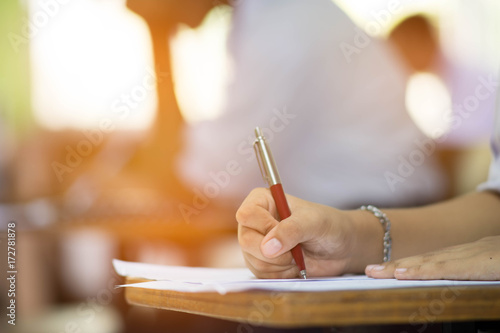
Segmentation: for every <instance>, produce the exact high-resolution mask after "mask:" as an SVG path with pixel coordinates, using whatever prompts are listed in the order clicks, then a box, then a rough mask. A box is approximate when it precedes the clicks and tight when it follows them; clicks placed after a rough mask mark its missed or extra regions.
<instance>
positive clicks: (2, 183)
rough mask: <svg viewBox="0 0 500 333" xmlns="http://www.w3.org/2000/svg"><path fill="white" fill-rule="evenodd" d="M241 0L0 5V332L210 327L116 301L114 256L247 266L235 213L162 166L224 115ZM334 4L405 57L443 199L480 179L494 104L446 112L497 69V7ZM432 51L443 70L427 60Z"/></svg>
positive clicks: (484, 0)
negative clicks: (12, 280)
mask: <svg viewBox="0 0 500 333" xmlns="http://www.w3.org/2000/svg"><path fill="white" fill-rule="evenodd" d="M242 1H244V0H242ZM238 2H239V1H234V2H233V1H230V2H229V3H226V2H224V1H210V2H209V1H197V0H190V1H171V2H170V1H164V2H161V1H153V0H150V1H140V0H135V1H134V0H132V1H124V0H72V1H66V0H65V1H62V0H46V1H44V0H24V1H18V0H2V1H1V2H0V36H2V38H0V60H1V61H0V230H2V238H1V239H0V246H1V247H2V251H1V253H2V255H1V258H0V263H1V264H2V267H6V263H7V258H6V234H5V230H6V229H7V224H8V223H9V222H11V221H15V222H16V225H17V243H16V247H17V254H16V260H17V265H18V271H19V274H18V276H17V277H18V281H17V287H18V294H17V297H16V298H17V304H18V307H17V319H18V322H17V325H16V326H15V327H6V320H5V315H3V316H2V318H3V319H2V322H1V323H0V328H2V327H6V328H7V329H9V330H11V331H12V332H63V331H68V325H69V326H70V327H69V329H70V330H69V331H75V332H76V331H78V332H94V333H100V332H102V333H113V332H137V331H141V332H155V331H157V330H158V331H159V330H160V329H161V328H163V330H164V331H169V330H168V329H166V328H170V329H171V331H176V330H175V327H179V328H182V327H184V328H186V327H189V328H192V329H200V330H201V329H203V330H204V331H205V332H207V331H210V329H209V328H207V327H206V326H205V327H203V325H204V324H203V322H202V323H201V324H200V323H193V321H192V320H190V317H187V316H183V315H177V316H176V315H172V314H166V313H165V312H158V311H156V310H153V309H143V308H135V307H129V306H127V305H126V304H124V301H123V295H122V292H121V291H120V290H115V289H114V285H116V284H119V283H120V282H121V280H120V279H119V278H118V277H117V276H115V275H114V273H113V271H112V268H111V260H112V258H120V259H123V260H130V261H142V262H149V263H158V264H172V265H201V266H213V267H222V266H233V267H234V266H241V265H243V264H244V263H243V260H242V258H241V256H240V253H239V251H237V250H235V249H236V248H235V242H236V222H235V219H234V211H231V210H228V209H226V207H224V203H220V202H217V200H211V201H210V200H209V201H210V202H208V203H207V202H205V201H204V200H199V202H196V203H195V202H193V200H194V199H193V198H194V197H195V196H196V193H193V192H192V191H191V190H189V187H188V186H185V185H184V184H182V182H181V181H180V180H179V179H178V177H177V176H176V174H175V168H174V167H173V165H174V164H175V156H176V154H178V153H179V151H180V150H181V149H182V142H181V135H180V131H181V128H182V126H185V125H189V124H194V123H196V122H199V121H202V120H207V119H214V118H216V117H217V116H218V115H219V113H220V111H221V109H222V105H223V103H224V99H225V93H226V90H225V88H226V85H227V83H228V80H229V79H230V77H231V61H230V59H229V55H228V52H227V48H226V44H227V38H228V35H229V32H230V27H231V15H232V12H233V8H232V6H237V5H238ZM336 3H337V4H338V5H339V6H340V7H341V8H342V9H343V10H344V11H345V12H346V13H347V14H348V15H349V16H350V17H351V19H352V20H354V22H356V24H357V25H358V26H359V28H360V29H362V30H363V31H365V32H366V34H368V36H373V37H376V38H388V39H390V40H391V41H393V42H394V47H395V48H397V49H398V50H399V51H401V54H402V55H403V56H405V55H406V61H407V62H408V70H409V71H411V72H412V73H413V74H412V75H411V76H410V79H409V80H408V82H407V88H406V107H407V110H408V112H409V113H410V115H411V117H412V119H413V120H414V121H415V123H416V124H417V125H418V127H419V128H420V129H421V130H422V131H423V132H424V133H425V134H426V135H428V137H429V138H430V139H432V140H433V141H434V142H437V143H438V150H439V152H438V154H439V156H440V159H441V162H442V164H443V167H444V168H445V170H447V177H448V178H449V179H448V187H447V188H446V193H447V196H455V195H460V194H462V193H465V192H467V191H471V190H474V188H475V187H476V186H477V184H479V183H480V182H482V181H483V180H484V179H485V178H486V175H487V170H488V164H489V159H490V156H489V147H488V143H489V136H490V134H491V133H490V128H489V125H491V112H492V111H491V112H490V113H489V112H488V110H485V111H482V110H481V112H477V113H474V114H473V116H472V118H474V121H470V122H469V121H468V118H469V116H468V115H467V116H466V117H465V116H464V117H461V118H460V120H461V121H463V123H464V124H465V125H464V126H456V127H457V128H458V127H460V131H457V132H456V133H455V132H453V128H451V127H453V125H456V123H453V122H450V121H449V120H450V117H452V114H451V112H452V109H453V105H454V104H457V103H462V102H463V101H464V100H465V99H466V98H467V97H468V96H469V95H470V94H471V93H472V94H473V93H474V88H475V86H476V85H477V78H478V77H480V76H481V77H484V78H487V77H488V75H490V74H491V73H495V75H496V73H498V63H499V59H500V43H498V36H500V4H499V3H498V1H495V0H481V1H475V2H470V1H465V0H454V1H452V0H440V1H423V0H422V1H417V0H401V1H397V0H393V1H383V0H377V1H373V0H370V1H368V0H351V1H347V0H338V1H337V2H336ZM391 8H392V9H395V10H394V11H390V10H389V9H391ZM205 13H207V14H206V15H205ZM387 13H389V14H387ZM409 17H412V19H408V18H409ZM407 19H408V20H407ZM402 22H404V23H405V24H404V25H403V24H402ZM400 24H401V25H400ZM396 26H398V29H401V30H404V29H407V30H406V31H405V33H406V35H405V36H408V35H407V34H412V33H413V34H415V35H414V36H415V37H414V38H411V40H413V41H418V42H419V43H420V44H419V45H420V47H418V48H414V46H412V45H411V43H408V40H409V38H408V37H405V38H403V39H401V38H399V35H398V31H400V30H397V29H396V30H394V27H396ZM433 38H435V40H433ZM412 47H413V49H412ZM437 49H439V51H437ZM436 54H439V55H438V57H439V59H440V61H439V63H441V64H442V63H444V62H446V64H447V65H446V66H445V69H443V68H437V66H436V62H435V61H434V60H430V59H429V57H434V56H436ZM433 59H434V58H433ZM443 59H446V61H444V60H443ZM495 77H496V76H495ZM468 80H469V82H470V81H471V80H474V83H473V84H466V83H465V84H464V83H463V82H467V81H468ZM174 82H175V85H174ZM436 129H440V131H439V133H438V132H436ZM442 136H446V139H441V138H442ZM207 140H209V138H207ZM257 172H258V171H257ZM205 199H206V198H205ZM186 214H187V215H189V217H192V219H191V218H190V219H189V221H187V220H186ZM5 271H6V269H3V268H2V272H5ZM2 274H3V273H2ZM6 287H7V285H6V284H4V282H2V284H1V285H0V305H1V308H2V309H3V310H2V313H4V312H3V311H5V310H4V309H5V308H6V304H7V303H6V302H7V301H8V300H7V298H6V295H7V289H6ZM162 325H163V326H162ZM176 325H177V326H176ZM75 327H76V328H75ZM228 327H232V326H228ZM75 329H78V330H75ZM228 329H230V328H228ZM2 331H4V330H3V329H2ZM214 331H217V330H214Z"/></svg>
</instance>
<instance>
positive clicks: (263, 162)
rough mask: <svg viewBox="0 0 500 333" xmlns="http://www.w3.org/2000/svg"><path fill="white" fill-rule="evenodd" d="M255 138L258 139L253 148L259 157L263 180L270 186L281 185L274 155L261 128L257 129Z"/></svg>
mask: <svg viewBox="0 0 500 333" xmlns="http://www.w3.org/2000/svg"><path fill="white" fill-rule="evenodd" d="M255 137H256V139H255V141H254V144H253V147H254V150H255V155H256V156H257V161H258V163H259V168H260V172H261V174H262V178H264V181H265V182H267V184H268V185H269V186H273V185H276V184H278V183H281V180H280V176H279V174H278V169H277V168H276V163H275V162H274V158H273V154H272V153H271V149H269V146H268V145H267V142H266V138H265V137H264V135H263V134H262V132H261V130H260V128H259V127H256V128H255Z"/></svg>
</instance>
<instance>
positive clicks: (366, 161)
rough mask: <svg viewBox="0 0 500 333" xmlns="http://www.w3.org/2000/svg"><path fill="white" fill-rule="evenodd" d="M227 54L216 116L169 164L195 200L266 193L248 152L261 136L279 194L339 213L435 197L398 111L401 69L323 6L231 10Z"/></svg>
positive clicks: (427, 155) (325, 2) (257, 4)
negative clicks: (224, 90) (230, 75)
mask: <svg viewBox="0 0 500 333" xmlns="http://www.w3.org/2000/svg"><path fill="white" fill-rule="evenodd" d="M229 47H230V51H231V54H232V57H233V62H234V79H233V81H232V83H231V85H230V86H229V88H228V99H227V103H226V105H225V108H224V112H223V114H222V116H221V117H220V118H218V119H216V120H214V121H207V122H202V123H198V124H196V125H193V126H190V127H188V128H186V132H185V143H186V147H185V151H184V153H183V155H182V156H181V158H180V160H179V164H178V169H179V172H180V174H181V176H182V178H183V179H184V180H185V181H186V182H187V183H188V184H190V186H192V188H193V189H196V190H197V191H198V193H204V194H205V195H206V197H208V198H212V199H214V200H215V199H223V200H226V201H227V200H232V201H233V202H234V203H235V204H238V203H241V201H242V200H243V198H244V197H245V196H246V195H247V194H248V193H249V191H250V190H251V189H252V188H254V187H259V186H266V184H265V183H264V182H263V180H262V178H261V175H260V172H259V168H258V165H257V162H256V160H255V156H254V151H253V148H252V142H253V140H254V138H255V136H254V128H255V126H260V127H261V128H263V129H264V134H265V135H267V138H268V141H269V143H270V146H271V149H272V151H273V153H274V157H275V159H276V163H277V165H278V168H279V172H280V175H281V180H282V182H283V186H284V189H285V191H286V192H287V193H290V194H292V195H295V196H298V197H301V198H303V199H307V200H310V201H314V202H319V203H323V204H327V205H333V206H336V207H339V208H349V207H356V206H358V205H360V204H379V205H383V206H404V205H415V204H421V203H424V202H428V201H433V200H435V199H437V198H438V196H439V195H440V191H441V189H442V182H441V180H442V178H441V177H440V174H439V172H438V171H436V170H437V169H436V164H435V162H434V158H433V157H434V156H433V151H432V149H431V148H432V142H430V143H429V142H427V143H428V145H427V146H426V145H425V143H426V141H425V140H426V139H425V137H424V136H423V135H422V133H420V131H419V130H418V129H417V128H416V127H415V125H414V124H413V122H412V121H411V119H410V118H409V116H408V114H407V112H406V110H405V107H404V92H405V83H406V75H405V71H404V69H403V68H402V65H400V62H399V60H398V59H397V58H395V56H394V55H393V53H392V50H391V49H390V47H389V46H388V45H387V44H384V43H383V42H381V41H378V40H376V39H373V38H371V37H368V36H367V35H365V34H364V33H362V32H361V31H360V30H359V29H358V28H357V27H356V26H355V25H354V24H353V23H352V21H351V20H350V19H348V17H347V16H346V15H345V14H344V13H343V12H342V11H341V10H340V9H339V8H338V7H336V6H335V5H334V4H333V3H332V2H331V1H330V0H274V1H268V0H252V1H240V2H238V3H237V5H236V8H235V13H234V22H233V30H232V34H231V37H230V45H229ZM426 147H427V148H429V149H427V150H426ZM229 171H232V172H229Z"/></svg>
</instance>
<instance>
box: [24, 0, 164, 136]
mask: <svg viewBox="0 0 500 333" xmlns="http://www.w3.org/2000/svg"><path fill="white" fill-rule="evenodd" d="M29 27H30V29H31V30H30V31H31V33H30V59H31V60H30V61H31V73H32V74H31V75H32V77H31V84H32V103H33V111H34V114H35V118H36V120H37V122H38V123H39V124H40V125H41V126H43V127H45V128H48V129H52V130H61V129H64V128H76V129H82V128H98V127H99V126H102V125H101V124H102V123H103V122H104V123H106V124H107V128H110V127H111V128H115V129H134V130H141V129H146V128H148V127H149V126H150V125H151V124H152V122H153V120H154V117H155V113H156V108H157V95H156V86H155V82H156V78H155V74H154V63H153V52H152V43H151V38H150V35H149V31H148V28H147V26H146V24H145V22H144V21H143V20H142V19H141V18H139V17H138V16H137V15H135V14H133V13H132V12H130V11H129V10H128V9H127V8H126V7H125V1H124V0H107V1H99V0H72V1H69V2H68V1H55V0H54V1H48V2H46V1H38V0H29ZM110 124H111V125H110Z"/></svg>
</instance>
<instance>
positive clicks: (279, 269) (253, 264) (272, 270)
mask: <svg viewBox="0 0 500 333" xmlns="http://www.w3.org/2000/svg"><path fill="white" fill-rule="evenodd" d="M244 258H245V262H246V264H247V267H248V268H249V269H250V270H251V271H252V273H253V274H254V275H255V276H256V277H258V278H261V279H289V278H296V277H297V276H298V273H299V270H298V268H297V266H296V265H284V266H281V265H276V264H273V263H269V262H267V261H263V260H260V259H258V258H255V257H254V256H252V255H251V254H248V253H246V254H244Z"/></svg>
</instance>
